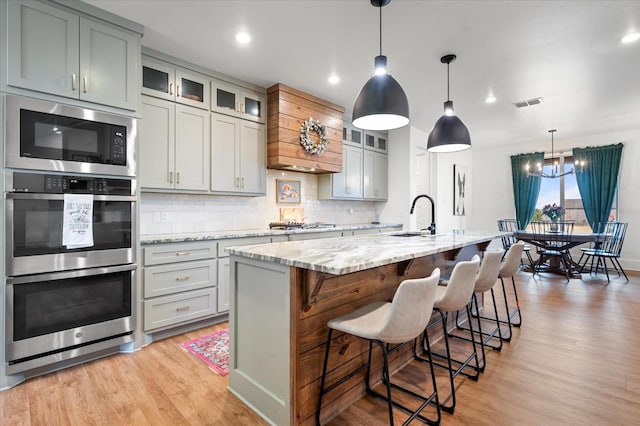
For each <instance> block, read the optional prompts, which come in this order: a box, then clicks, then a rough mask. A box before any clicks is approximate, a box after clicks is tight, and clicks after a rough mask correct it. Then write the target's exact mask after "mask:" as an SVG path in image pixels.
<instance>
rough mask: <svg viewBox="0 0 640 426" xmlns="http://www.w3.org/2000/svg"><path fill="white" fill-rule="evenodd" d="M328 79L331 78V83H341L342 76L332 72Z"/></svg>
mask: <svg viewBox="0 0 640 426" xmlns="http://www.w3.org/2000/svg"><path fill="white" fill-rule="evenodd" d="M328 80H329V83H331V84H338V83H340V77H338V75H337V74H335V73H334V74H331V75H330V76H329V78H328Z"/></svg>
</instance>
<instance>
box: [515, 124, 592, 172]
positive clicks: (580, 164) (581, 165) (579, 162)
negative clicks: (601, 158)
mask: <svg viewBox="0 0 640 426" xmlns="http://www.w3.org/2000/svg"><path fill="white" fill-rule="evenodd" d="M555 132H556V129H551V130H549V133H551V161H553V165H552V167H551V174H548V173H544V171H543V167H542V163H537V164H536V170H531V165H530V164H529V163H527V164H526V165H525V167H524V169H525V171H526V172H527V176H539V177H543V178H550V179H556V178H559V177H562V176H566V175H571V174H574V173H576V172H578V173H581V172H582V171H583V170H584V165H585V162H584V160H576V161H575V165H574V167H572V168H571V170H568V171H566V172H563V173H559V170H558V169H559V167H558V160H557V159H556V158H555V155H554V152H553V134H554V133H555Z"/></svg>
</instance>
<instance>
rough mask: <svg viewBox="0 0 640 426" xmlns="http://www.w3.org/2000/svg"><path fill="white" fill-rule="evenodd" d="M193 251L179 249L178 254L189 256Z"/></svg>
mask: <svg viewBox="0 0 640 426" xmlns="http://www.w3.org/2000/svg"><path fill="white" fill-rule="evenodd" d="M190 254H191V252H188V251H177V252H176V256H189V255H190Z"/></svg>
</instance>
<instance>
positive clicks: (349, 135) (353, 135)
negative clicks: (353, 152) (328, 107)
mask: <svg viewBox="0 0 640 426" xmlns="http://www.w3.org/2000/svg"><path fill="white" fill-rule="evenodd" d="M342 142H344V143H346V144H348V145H353V146H359V147H360V148H362V146H363V142H364V134H363V131H362V129H358V128H357V127H354V126H353V125H352V124H351V123H349V122H348V121H346V120H345V121H343V122H342Z"/></svg>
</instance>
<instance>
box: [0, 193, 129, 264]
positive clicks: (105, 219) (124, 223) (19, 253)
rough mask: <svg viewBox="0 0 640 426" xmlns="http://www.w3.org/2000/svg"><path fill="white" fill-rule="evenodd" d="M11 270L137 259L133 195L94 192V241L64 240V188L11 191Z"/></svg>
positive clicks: (8, 226)
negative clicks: (75, 243) (71, 244)
mask: <svg viewBox="0 0 640 426" xmlns="http://www.w3.org/2000/svg"><path fill="white" fill-rule="evenodd" d="M6 196H7V200H6V217H5V221H6V230H7V232H6V258H7V262H6V274H7V275H8V276H19V275H27V274H37V273H44V272H52V271H65V270H70V269H80V268H93V267H99V266H109V265H121V264H127V263H134V262H135V240H134V239H135V235H136V222H135V218H136V203H135V201H134V197H127V196H106V195H95V196H94V197H93V241H94V245H93V246H92V247H84V248H76V249H68V248H66V247H65V246H64V245H63V244H62V225H63V211H64V208H63V206H64V200H63V197H64V196H63V195H62V194H30V193H7V194H6Z"/></svg>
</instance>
